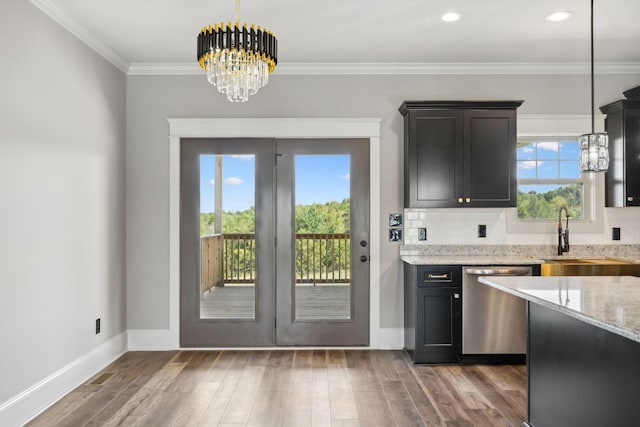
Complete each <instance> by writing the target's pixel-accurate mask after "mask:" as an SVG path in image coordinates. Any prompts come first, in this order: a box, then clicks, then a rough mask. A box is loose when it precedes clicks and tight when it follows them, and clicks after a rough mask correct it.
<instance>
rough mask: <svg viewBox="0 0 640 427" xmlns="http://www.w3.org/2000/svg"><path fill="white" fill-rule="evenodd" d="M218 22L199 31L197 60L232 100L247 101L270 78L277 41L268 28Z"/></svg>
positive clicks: (221, 90)
mask: <svg viewBox="0 0 640 427" xmlns="http://www.w3.org/2000/svg"><path fill="white" fill-rule="evenodd" d="M239 3H240V2H239V0H237V1H236V23H235V25H232V24H231V22H229V23H228V24H226V25H225V23H224V22H223V23H221V24H220V25H218V24H215V25H213V26H211V25H209V26H208V27H205V28H203V29H202V30H201V31H200V34H198V52H197V53H198V55H197V57H198V63H199V64H200V67H201V68H203V69H204V70H205V71H206V72H207V79H208V80H209V83H211V84H212V85H214V86H215V87H216V88H217V89H218V91H220V92H221V93H224V94H226V95H227V99H228V100H229V101H231V102H246V101H248V100H249V96H251V95H254V94H255V93H256V92H258V90H259V89H260V88H262V87H263V86H265V85H266V84H267V83H268V82H269V74H271V73H272V72H273V70H274V69H275V68H276V65H277V64H278V59H277V53H278V41H277V40H276V37H275V36H274V35H273V33H271V32H270V31H269V30H267V29H266V28H261V27H259V26H258V27H257V29H256V27H255V26H254V25H251V27H250V28H248V27H247V24H246V23H245V24H244V25H242V26H240V24H239V22H238V21H239V20H238V11H239Z"/></svg>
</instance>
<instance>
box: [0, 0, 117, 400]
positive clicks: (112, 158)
mask: <svg viewBox="0 0 640 427" xmlns="http://www.w3.org/2000/svg"><path fill="white" fill-rule="evenodd" d="M0 58H1V59H0V197H1V200H2V205H1V206H2V207H1V209H0V342H1V344H0V345H1V346H2V351H1V352H0V403H2V402H5V401H6V400H7V399H9V398H11V397H13V396H15V395H16V394H17V393H20V392H22V391H24V390H26V389H27V388H28V387H30V386H32V385H33V384H35V383H36V382H38V381H40V380H42V379H44V378H46V377H47V376H49V375H51V374H53V373H54V372H56V371H57V370H58V369H60V368H62V367H64V366H66V365H68V364H70V363H71V362H73V361H75V360H77V359H78V358H80V357H82V356H85V355H87V354H88V353H89V352H91V351H92V350H93V349H95V348H97V347H99V346H100V345H101V344H103V343H105V342H106V341H107V340H109V338H112V337H114V336H116V335H118V334H120V333H122V332H123V331H125V330H126V312H125V310H126V301H125V297H126V293H125V261H126V260H125V207H124V202H125V178H124V173H125V166H124V165H125V158H124V156H125V131H126V129H125V120H126V113H125V107H126V102H125V95H126V78H125V75H124V73H122V72H121V71H119V70H118V69H116V68H115V67H113V66H112V65H111V64H110V63H108V62H107V61H105V60H104V59H103V58H101V57H100V56H98V55H97V54H96V53H95V52H93V51H92V50H91V49H89V48H88V47H87V46H86V45H84V44H83V43H82V42H80V41H79V40H78V39H76V38H75V37H73V36H72V35H71V34H69V33H68V32H66V31H65V30H63V29H62V28H61V27H60V26H58V25H57V24H55V23H54V22H53V21H51V19H49V18H48V17H46V16H45V15H44V14H42V13H41V12H40V11H39V10H37V9H36V8H34V7H33V6H32V5H31V4H29V2H27V1H25V0H2V5H1V6H0ZM98 317H101V318H102V324H103V326H102V327H103V330H102V333H101V334H100V335H95V334H94V321H95V319H96V318H98Z"/></svg>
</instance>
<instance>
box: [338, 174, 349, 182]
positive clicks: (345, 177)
mask: <svg viewBox="0 0 640 427" xmlns="http://www.w3.org/2000/svg"><path fill="white" fill-rule="evenodd" d="M340 178H342V179H344V180H345V181H349V180H350V179H351V173H349V172H347V173H346V174H344V175H342V176H341V177H340Z"/></svg>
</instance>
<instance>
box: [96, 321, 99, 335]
mask: <svg viewBox="0 0 640 427" xmlns="http://www.w3.org/2000/svg"><path fill="white" fill-rule="evenodd" d="M99 333H100V319H99V318H98V319H96V335H97V334H99Z"/></svg>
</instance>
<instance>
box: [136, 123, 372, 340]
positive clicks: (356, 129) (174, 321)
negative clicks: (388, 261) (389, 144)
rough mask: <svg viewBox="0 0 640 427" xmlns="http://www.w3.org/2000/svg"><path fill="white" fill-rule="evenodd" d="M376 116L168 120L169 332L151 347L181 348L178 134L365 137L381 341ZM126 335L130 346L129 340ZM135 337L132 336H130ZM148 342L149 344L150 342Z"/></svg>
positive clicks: (218, 136)
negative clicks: (368, 167)
mask: <svg viewBox="0 0 640 427" xmlns="http://www.w3.org/2000/svg"><path fill="white" fill-rule="evenodd" d="M381 120H382V119H380V118H293V119H277V118H258V119H242V118H230V119H173V118H170V119H168V121H169V331H168V336H167V335H165V334H163V333H161V332H160V331H159V334H158V335H159V336H158V337H157V339H156V341H155V347H159V348H167V349H177V348H180V327H179V322H180V139H181V138H265V137H269V138H368V139H369V147H370V150H371V151H370V171H369V173H370V184H369V185H370V188H369V190H370V211H371V213H370V215H371V216H370V224H371V227H370V228H371V230H370V242H371V262H370V263H369V266H370V267H369V277H370V293H369V295H370V296H369V303H370V307H369V313H370V318H369V348H379V346H380V238H381V236H380V122H381ZM131 338H133V337H130V346H131V344H132V342H131ZM134 341H135V340H134ZM148 344H150V343H148Z"/></svg>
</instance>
